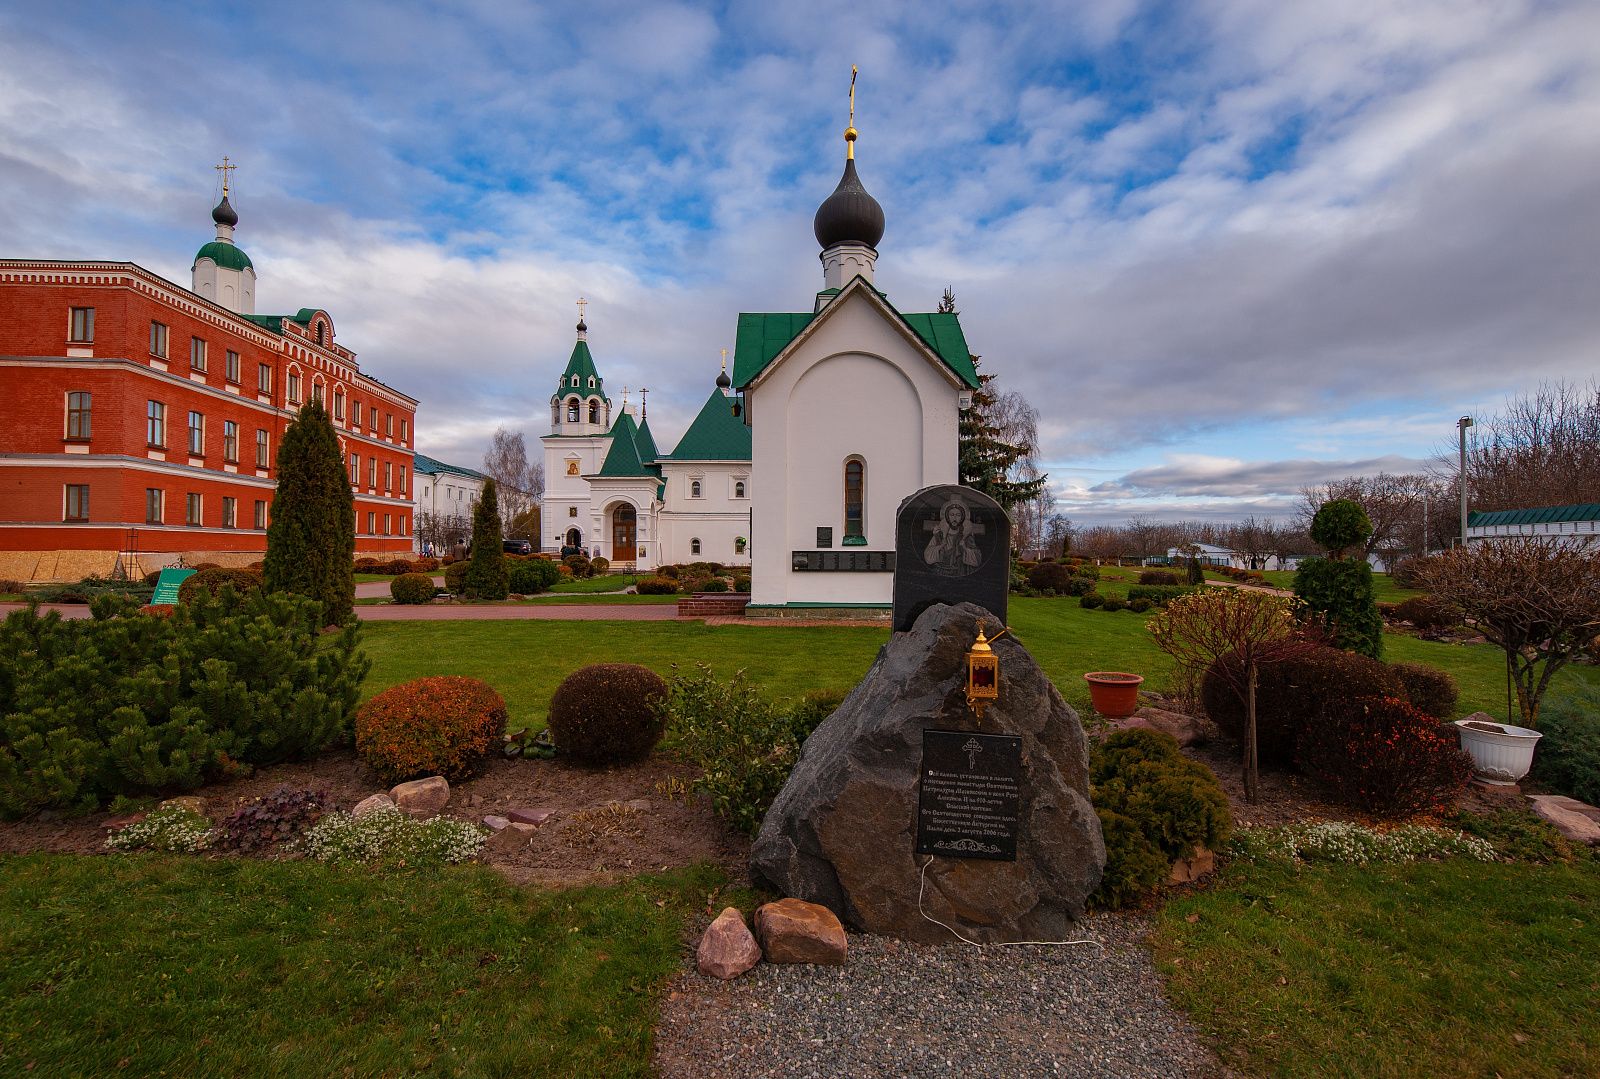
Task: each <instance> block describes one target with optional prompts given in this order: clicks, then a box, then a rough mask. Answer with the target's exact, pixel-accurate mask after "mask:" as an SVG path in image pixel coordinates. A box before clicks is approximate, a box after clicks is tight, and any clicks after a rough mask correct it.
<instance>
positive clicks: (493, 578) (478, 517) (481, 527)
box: [464, 480, 511, 599]
mask: <svg viewBox="0 0 1600 1079" xmlns="http://www.w3.org/2000/svg"><path fill="white" fill-rule="evenodd" d="M503 539H504V536H502V535H501V532H500V495H499V492H497V491H496V490H495V486H494V480H484V481H483V494H481V495H479V496H478V505H477V506H476V507H475V508H474V509H473V511H472V564H471V565H470V566H468V567H467V579H466V584H465V588H464V591H465V592H466V593H467V597H468V598H469V599H505V598H506V595H507V594H508V593H509V592H510V591H511V580H510V577H509V575H508V574H507V572H506V553H505V549H504V547H503V546H502V541H503Z"/></svg>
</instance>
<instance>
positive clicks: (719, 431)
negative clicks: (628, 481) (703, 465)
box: [668, 390, 751, 461]
mask: <svg viewBox="0 0 1600 1079" xmlns="http://www.w3.org/2000/svg"><path fill="white" fill-rule="evenodd" d="M750 459H751V457H750V428H748V427H746V426H745V424H744V421H743V420H741V419H739V418H738V417H737V416H735V415H734V414H733V402H732V401H729V400H728V399H727V398H726V397H724V396H723V395H722V391H721V390H712V391H711V396H710V397H708V398H706V403H705V404H704V405H702V406H701V408H700V415H698V416H696V417H695V418H694V422H693V423H691V424H690V425H689V429H688V430H687V431H685V432H684V433H683V437H682V438H680V439H679V440H678V448H677V449H675V450H673V451H672V453H671V454H670V455H669V457H668V460H673V461H748V460H750Z"/></svg>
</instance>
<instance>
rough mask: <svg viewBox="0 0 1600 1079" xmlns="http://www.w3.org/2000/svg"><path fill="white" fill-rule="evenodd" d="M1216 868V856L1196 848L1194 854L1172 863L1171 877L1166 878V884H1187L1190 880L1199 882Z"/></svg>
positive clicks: (1204, 849)
mask: <svg viewBox="0 0 1600 1079" xmlns="http://www.w3.org/2000/svg"><path fill="white" fill-rule="evenodd" d="M1216 868H1217V856H1216V855H1215V854H1213V853H1212V852H1211V851H1210V850H1208V849H1206V848H1205V847H1196V848H1195V852H1194V853H1193V854H1191V855H1190V856H1189V857H1187V858H1179V859H1178V860H1177V861H1175V862H1173V863H1172V875H1171V876H1169V877H1168V878H1167V883H1168V884H1187V883H1189V882H1190V881H1192V880H1199V879H1200V878H1201V877H1204V876H1206V875H1208V874H1209V873H1210V872H1211V871H1212V870H1214V869H1216Z"/></svg>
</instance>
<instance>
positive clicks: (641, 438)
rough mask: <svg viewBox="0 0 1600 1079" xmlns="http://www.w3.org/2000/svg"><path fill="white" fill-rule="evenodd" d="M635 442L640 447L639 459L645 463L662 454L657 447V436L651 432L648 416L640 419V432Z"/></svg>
mask: <svg viewBox="0 0 1600 1079" xmlns="http://www.w3.org/2000/svg"><path fill="white" fill-rule="evenodd" d="M634 444H635V445H637V446H638V447H639V460H641V461H643V462H644V463H645V464H649V463H650V462H651V461H654V460H655V459H656V458H658V457H660V456H661V451H660V450H658V449H656V436H655V435H653V434H651V433H650V420H649V418H648V417H647V418H645V419H643V420H640V421H639V434H638V435H637V436H636V437H635V438H634Z"/></svg>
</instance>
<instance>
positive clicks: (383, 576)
mask: <svg viewBox="0 0 1600 1079" xmlns="http://www.w3.org/2000/svg"><path fill="white" fill-rule="evenodd" d="M397 576H399V574H395V573H358V574H356V584H371V583H372V582H373V581H384V582H388V581H392V580H394V579H395V578H396V577H397ZM428 576H430V577H440V576H443V571H442V570H434V571H433V572H432V573H430V574H428Z"/></svg>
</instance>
